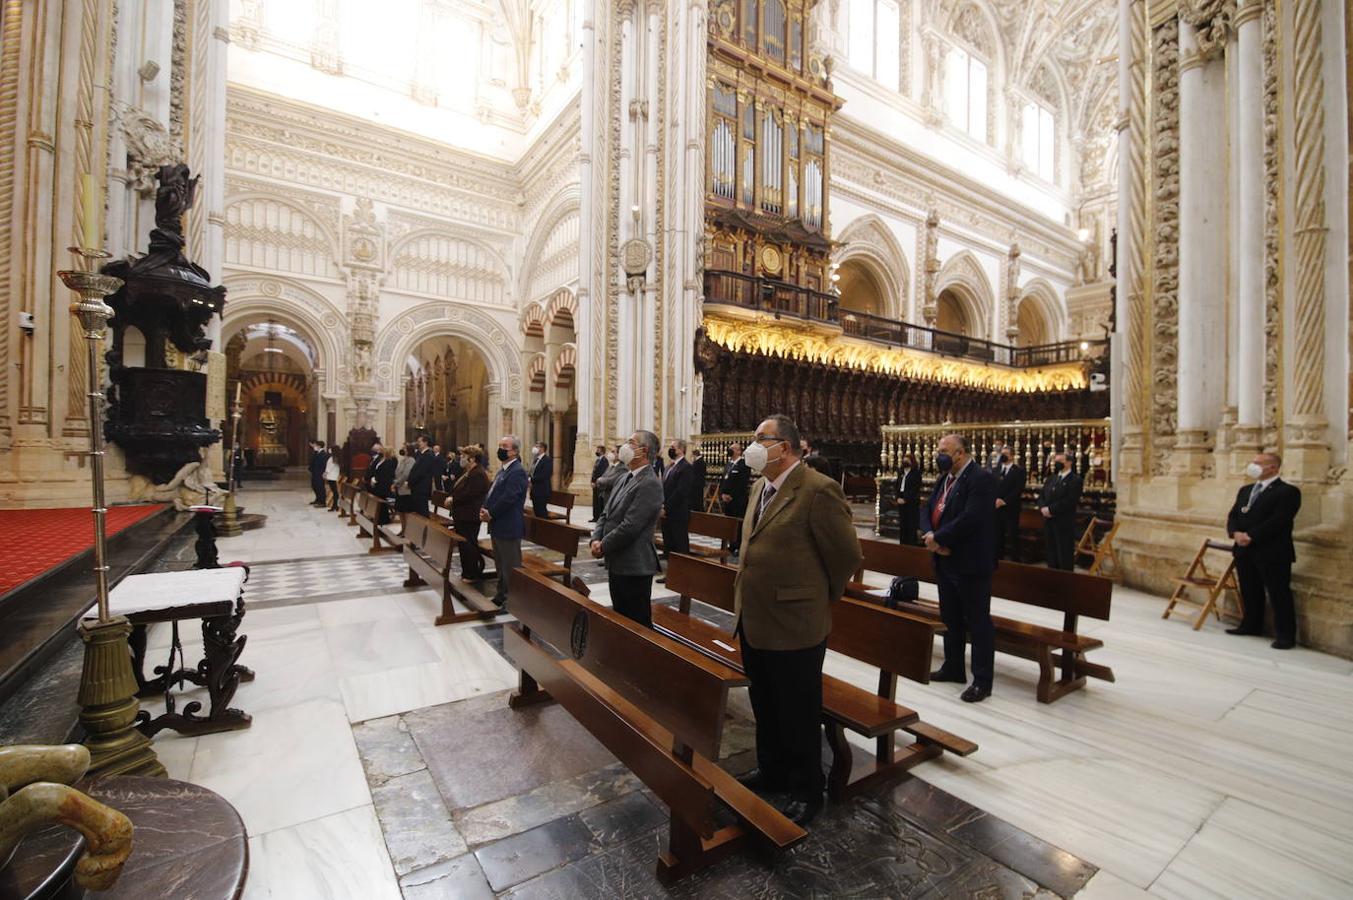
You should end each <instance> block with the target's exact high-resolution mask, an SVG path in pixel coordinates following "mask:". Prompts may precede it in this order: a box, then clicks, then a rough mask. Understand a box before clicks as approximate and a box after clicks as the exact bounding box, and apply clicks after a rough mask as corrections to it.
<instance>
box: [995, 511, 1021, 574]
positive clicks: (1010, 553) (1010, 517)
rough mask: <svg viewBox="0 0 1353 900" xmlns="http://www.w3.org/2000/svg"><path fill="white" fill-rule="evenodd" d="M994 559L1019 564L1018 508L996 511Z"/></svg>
mask: <svg viewBox="0 0 1353 900" xmlns="http://www.w3.org/2000/svg"><path fill="white" fill-rule="evenodd" d="M996 558H997V559H1008V560H1010V561H1011V562H1019V507H1018V506H1011V505H1009V504H1006V505H1005V506H1002V507H1001V508H1000V509H998V510H996Z"/></svg>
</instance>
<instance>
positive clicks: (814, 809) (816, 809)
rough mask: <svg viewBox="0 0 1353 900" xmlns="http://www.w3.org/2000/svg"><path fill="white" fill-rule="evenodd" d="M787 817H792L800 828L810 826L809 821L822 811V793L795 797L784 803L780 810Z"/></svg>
mask: <svg viewBox="0 0 1353 900" xmlns="http://www.w3.org/2000/svg"><path fill="white" fill-rule="evenodd" d="M780 812H782V813H784V815H785V818H787V819H790V820H792V821H793V822H794V824H795V825H797V826H799V827H800V828H806V827H808V823H809V822H811V821H813V820H814V819H816V818H817V814H818V813H820V812H822V795H821V794H819V795H817V796H816V797H812V798H807V797H795V798H794V799H793V800H790V801H789V802H788V803H786V804H785V805H784V808H783V809H781V810H780Z"/></svg>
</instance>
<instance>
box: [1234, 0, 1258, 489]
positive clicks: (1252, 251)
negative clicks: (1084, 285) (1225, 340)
mask: <svg viewBox="0 0 1353 900" xmlns="http://www.w3.org/2000/svg"><path fill="white" fill-rule="evenodd" d="M1262 12H1263V4H1262V2H1261V0H1245V2H1244V3H1243V4H1242V5H1241V7H1240V9H1239V12H1238V13H1237V15H1236V25H1237V30H1238V40H1237V42H1236V44H1235V45H1234V47H1235V49H1236V53H1237V57H1238V58H1237V60H1236V80H1237V86H1236V103H1235V106H1234V107H1233V108H1234V110H1235V114H1236V116H1237V117H1238V121H1237V123H1236V137H1237V140H1236V147H1235V156H1236V165H1237V166H1238V169H1239V173H1238V178H1237V179H1236V185H1237V188H1236V189H1237V191H1238V193H1239V196H1238V197H1237V198H1236V199H1237V206H1238V209H1239V228H1238V233H1239V240H1238V243H1237V246H1236V248H1235V256H1236V275H1237V285H1236V332H1237V337H1236V347H1235V350H1236V354H1237V357H1238V360H1237V361H1238V363H1239V364H1238V365H1237V367H1236V428H1235V443H1234V445H1233V450H1234V459H1233V465H1232V468H1233V469H1235V468H1236V464H1239V465H1240V466H1243V465H1244V464H1245V462H1247V461H1248V457H1249V456H1251V455H1253V454H1254V452H1255V451H1256V450H1258V449H1259V444H1260V435H1261V432H1262V429H1263V424H1264V366H1263V365H1262V361H1263V359H1264V104H1263V91H1264V60H1263V35H1262V34H1261V33H1260V32H1261V26H1260V21H1259V20H1260V16H1261V14H1262Z"/></svg>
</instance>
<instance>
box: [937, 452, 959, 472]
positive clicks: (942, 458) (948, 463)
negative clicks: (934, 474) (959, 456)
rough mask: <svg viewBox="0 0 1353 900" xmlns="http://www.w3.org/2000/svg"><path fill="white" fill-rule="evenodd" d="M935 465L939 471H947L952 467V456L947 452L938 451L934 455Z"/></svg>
mask: <svg viewBox="0 0 1353 900" xmlns="http://www.w3.org/2000/svg"><path fill="white" fill-rule="evenodd" d="M935 466H936V467H937V468H938V469H939V470H940V471H941V472H948V471H949V470H950V469H952V468H953V467H954V458H953V457H952V456H950V455H949V454H948V453H939V454H936V456H935Z"/></svg>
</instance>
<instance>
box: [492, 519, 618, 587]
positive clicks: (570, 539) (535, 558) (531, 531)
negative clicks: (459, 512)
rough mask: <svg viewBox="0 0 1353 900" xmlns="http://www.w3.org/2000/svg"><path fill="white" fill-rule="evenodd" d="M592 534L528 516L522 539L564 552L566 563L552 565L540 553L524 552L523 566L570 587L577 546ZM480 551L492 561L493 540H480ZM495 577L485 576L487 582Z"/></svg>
mask: <svg viewBox="0 0 1353 900" xmlns="http://www.w3.org/2000/svg"><path fill="white" fill-rule="evenodd" d="M591 534H592V532H590V531H588V530H587V529H586V528H582V527H580V526H578V525H568V524H565V523H562V522H552V521H550V520H549V519H539V518H536V517H535V516H533V515H529V514H528V515H527V516H526V534H525V535H524V536H523V537H522V540H523V541H524V542H526V543H531V544H535V545H536V546H538V547H544V548H545V549H546V550H553V551H555V552H556V553H561V554H563V556H564V561H563V563H556V562H552V561H550V560H548V559H546V558H545V557H543V556H540V555H539V554H537V553H532V552H531V551H529V550H525V549H523V550H522V554H521V563H522V565H523V566H525V567H527V568H529V569H531V570H532V571H534V572H539V573H540V574H542V575H544V576H546V577H557V578H559V579H560V581H561V582H562V583H564V584H570V583H571V582H572V580H573V560H574V558H575V557H577V555H578V545H579V543H580V542H581V541H582V540H583V539H585V538H587V537H590V536H591ZM479 552H480V553H483V554H484V555H485V556H487V557H488V558H489V559H493V541H492V539H490V538H480V540H479ZM496 577H497V573H496V572H485V573H484V578H485V579H488V578H496Z"/></svg>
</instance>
